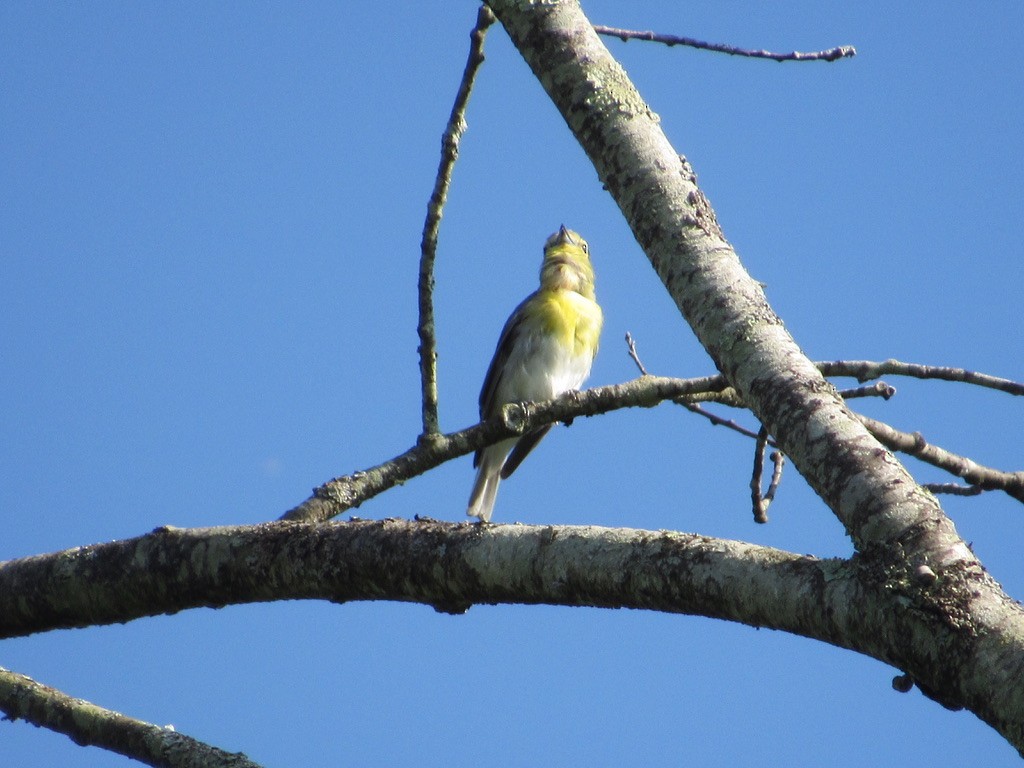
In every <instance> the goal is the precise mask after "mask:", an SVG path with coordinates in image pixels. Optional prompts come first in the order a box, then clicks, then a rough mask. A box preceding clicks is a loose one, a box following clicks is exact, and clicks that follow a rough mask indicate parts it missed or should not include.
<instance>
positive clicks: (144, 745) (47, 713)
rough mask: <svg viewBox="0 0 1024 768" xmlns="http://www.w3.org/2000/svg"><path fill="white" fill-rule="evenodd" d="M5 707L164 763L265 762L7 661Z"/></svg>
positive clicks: (75, 736) (1, 680) (227, 766)
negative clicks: (92, 699) (76, 694)
mask: <svg viewBox="0 0 1024 768" xmlns="http://www.w3.org/2000/svg"><path fill="white" fill-rule="evenodd" d="M0 567H2V566H0ZM0 711H2V712H3V713H4V715H5V716H6V719H8V720H25V721H27V722H29V723H32V724H33V725H37V726H41V727H43V728H49V729H50V730H51V731H57V732H58V733H63V734H65V735H66V736H69V737H70V738H71V740H72V741H73V742H75V743H76V744H78V745H80V746H83V747H102V748H103V749H107V750H110V751H111V752H117V753H118V754H120V755H124V756H125V757H130V758H132V759H134V760H139V761H140V762H143V763H146V764H147V765H153V766H159V767H160V768H260V767H259V765H258V764H257V763H254V762H253V761H252V760H250V759H249V758H247V757H246V756H245V755H243V754H242V753H241V752H236V753H232V752H225V751H224V750H222V749H217V748H216V747H211V746H210V745H208V744H204V743H203V742H201V741H197V740H196V739H193V738H191V737H190V736H185V735H184V734H181V733H178V732H176V731H175V730H174V729H173V728H170V727H160V726H159V725H153V724H152V723H147V722H144V721H142V720H136V719H135V718H132V717H126V716H125V715H122V714H120V713H118V712H114V711H113V710H109V709H104V708H103V707H98V706H96V705H95V704H90V703H89V702H88V701H84V700H83V699H75V698H72V697H71V696H68V695H67V694H65V693H62V692H61V691H58V690H56V689H55V688H50V687H49V686H46V685H42V684H41V683H37V682H36V681H35V680H33V679H32V678H30V677H25V676H24V675H19V674H17V673H16V672H11V671H10V670H6V669H3V668H2V667H0Z"/></svg>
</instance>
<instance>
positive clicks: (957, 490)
mask: <svg viewBox="0 0 1024 768" xmlns="http://www.w3.org/2000/svg"><path fill="white" fill-rule="evenodd" d="M921 487H922V488H927V489H928V490H929V491H931V492H932V493H947V494H949V495H950V496H977V495H978V494H980V493H982V492H983V491H984V490H985V489H984V488H982V487H981V486H980V485H960V484H959V483H925V484H924V485H922V486H921Z"/></svg>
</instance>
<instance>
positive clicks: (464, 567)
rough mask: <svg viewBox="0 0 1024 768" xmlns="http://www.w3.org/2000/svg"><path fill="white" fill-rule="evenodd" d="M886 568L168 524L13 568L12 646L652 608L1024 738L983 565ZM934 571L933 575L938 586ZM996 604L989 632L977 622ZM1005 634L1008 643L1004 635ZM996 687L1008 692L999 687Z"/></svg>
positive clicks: (503, 535)
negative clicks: (445, 615)
mask: <svg viewBox="0 0 1024 768" xmlns="http://www.w3.org/2000/svg"><path fill="white" fill-rule="evenodd" d="M879 554H882V553H875V554H872V555H867V556H865V555H856V556H854V557H853V558H852V559H851V560H848V561H843V560H819V559H816V558H814V557H810V556H802V555H796V554H791V553H787V552H783V551H780V550H777V549H772V548H769V547H760V546H756V545H753V544H746V543H742V542H736V541H727V540H722V539H713V538H709V537H705V536H697V535H693V534H685V533H672V532H666V531H659V532H655V531H638V530H628V529H609V528H600V527H596V526H586V527H574V526H528V525H474V524H470V523H460V524H455V523H440V522H435V521H406V520H383V521H353V522H347V523H330V524H326V525H322V524H318V525H311V524H300V523H266V524H263V525H257V526H233V527H224V528H209V529H193V530H184V529H173V528H162V529H158V530H157V531H154V532H153V533H151V534H148V535H146V536H141V537H138V538H136V539H129V540H125V541H117V542H111V543H108V544H97V545H93V546H89V547H79V548H76V549H71V550H67V551H65V552H58V553H54V554H50V555H38V556H35V557H30V558H25V559H22V560H13V561H8V562H6V563H2V564H0V637H16V636H24V635H27V634H31V633H33V632H42V631H47V630H51V629H55V628H62V627H78V626H87V625H96V624H109V623H112V622H124V621H129V620H132V619H135V618H139V617H142V616H152V615H158V614H162V613H174V612H176V611H180V610H184V609H187V608H194V607H201V606H204V607H222V606H225V605H229V604H238V603H248V602H262V601H269V600H286V599H323V600H330V601H332V602H335V603H344V602H348V601H354V600H396V601H403V602H416V603H422V604H426V605H431V606H433V607H434V608H435V609H437V610H439V611H444V612H452V613H461V612H464V611H466V610H467V609H469V608H470V606H472V605H474V604H477V603H482V604H494V603H514V604H538V603H543V604H550V605H563V606H596V607H607V608H640V609H648V610H658V611H664V612H669V613H683V614H693V615H701V616H708V617H711V618H719V619H727V620H730V621H738V622H742V623H744V624H748V625H751V626H759V627H771V628H774V629H780V630H784V631H787V632H792V633H794V634H799V635H803V636H806V637H810V638H814V639H818V640H822V641H824V642H828V643H831V644H834V645H837V646H840V647H843V648H850V649H853V650H856V651H859V652H861V653H864V654H867V655H869V656H872V657H874V658H877V659H880V660H882V661H885V662H887V663H890V664H893V665H895V666H896V667H898V668H899V669H901V670H904V671H905V672H907V673H908V674H910V675H911V676H912V677H913V679H914V680H915V681H918V682H919V684H921V685H923V686H924V688H923V690H927V691H928V693H929V695H932V696H933V697H936V698H940V700H941V701H942V702H943V703H944V704H945V705H947V706H953V707H956V706H969V707H970V708H971V709H972V711H974V712H975V713H977V714H978V715H979V716H980V717H982V718H984V719H985V720H987V721H988V722H989V723H991V724H992V725H994V726H995V727H997V728H998V729H999V730H1000V731H1001V732H1002V733H1003V734H1004V735H1006V736H1007V738H1010V739H1011V741H1013V742H1014V743H1015V744H1017V745H1018V748H1019V747H1020V746H1021V744H1022V743H1024V720H1022V719H1021V718H1020V717H1019V715H1018V718H1017V719H1016V720H1012V719H1009V718H1007V716H1006V713H1007V712H1016V713H1021V712H1024V688H1022V686H1020V684H1019V681H1020V680H1021V679H1024V652H1022V650H1024V635H1021V634H1017V633H1013V632H1009V633H1008V632H1007V631H1006V629H1007V628H1012V627H1013V626H1015V622H1016V617H1017V615H1018V609H1017V606H1016V605H1015V604H1014V603H1013V602H1012V601H1010V600H999V599H994V597H993V595H994V594H995V593H994V590H996V586H995V584H994V582H992V580H991V577H989V576H988V574H986V573H985V572H984V569H982V568H980V567H977V568H972V567H968V568H964V567H962V566H953V567H947V568H945V569H939V570H936V569H934V568H931V567H926V568H920V567H919V564H917V563H913V562H909V561H905V560H894V559H880V558H879V557H878V556H877V555H879ZM924 575H928V576H929V578H927V579H925V578H924ZM974 593H979V594H980V597H979V598H977V599H980V600H983V601H984V613H983V615H984V616H985V620H984V621H979V620H978V618H977V617H976V616H974V615H972V614H966V613H963V612H962V606H963V605H964V600H965V595H967V594H974ZM992 625H999V626H1001V627H1002V628H1003V631H1001V632H998V633H993V632H988V631H987V630H986V627H988V626H992ZM993 682H995V683H998V684H996V685H993Z"/></svg>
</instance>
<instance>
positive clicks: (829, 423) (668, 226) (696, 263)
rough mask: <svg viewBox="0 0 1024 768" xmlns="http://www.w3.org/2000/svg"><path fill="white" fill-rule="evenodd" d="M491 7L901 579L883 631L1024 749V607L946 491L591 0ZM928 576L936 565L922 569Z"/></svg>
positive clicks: (628, 206)
mask: <svg viewBox="0 0 1024 768" xmlns="http://www.w3.org/2000/svg"><path fill="white" fill-rule="evenodd" d="M488 4H489V5H490V6H491V8H492V10H494V12H495V15H496V16H497V17H498V19H499V21H500V22H501V23H502V25H503V26H504V27H505V29H506V30H507V32H508V34H509V35H510V37H511V38H512V41H513V42H514V43H515V45H516V47H517V48H518V49H519V51H520V53H521V54H522V55H523V57H524V59H525V60H526V62H527V63H528V64H529V66H530V68H531V69H532V70H533V72H534V74H535V75H536V76H537V79H538V80H539V81H540V83H541V85H543V87H544V89H545V90H546V91H547V93H548V95H549V96H550V97H551V99H552V101H553V102H554V103H555V105H556V106H557V107H558V109H559V111H560V112H561V113H562V116H563V117H564V118H565V120H566V123H567V124H568V126H569V128H570V130H572V132H573V134H574V135H575V136H576V138H577V140H578V141H579V143H580V145H581V146H582V147H583V149H584V150H585V151H586V153H587V155H588V156H589V157H590V159H591V161H592V162H593V164H594V167H595V168H596V169H597V172H598V175H599V177H600V178H601V180H602V182H603V183H604V184H605V186H606V187H607V189H608V190H609V192H610V193H611V195H612V196H613V197H614V199H615V201H616V203H617V204H618V206H619V208H620V209H621V211H622V213H623V215H624V216H625V218H626V220H627V222H628V223H629V226H630V228H631V229H632V230H633V233H634V235H635V237H636V239H637V241H638V242H639V243H640V245H641V246H642V247H643V249H644V251H645V252H646V254H647V256H648V258H649V259H650V261H651V264H652V266H653V267H654V269H655V271H656V272H657V274H658V276H659V277H660V278H661V280H662V282H663V283H664V285H665V287H666V289H667V290H668V292H669V293H670V295H671V296H672V298H673V299H674V300H675V302H676V305H677V306H678V308H679V310H680V312H681V313H682V314H683V316H684V317H685V318H686V320H687V322H689V324H690V326H691V327H692V328H693V330H694V332H695V333H696V335H697V337H698V339H699V340H700V342H701V343H702V344H703V345H704V348H705V349H706V350H707V351H708V353H709V354H710V355H711V357H712V359H713V360H714V361H715V364H716V366H717V367H718V369H719V370H720V371H721V372H722V373H723V374H724V375H725V377H726V379H727V380H728V381H729V383H730V384H731V385H732V386H733V387H734V388H735V390H736V391H737V392H738V393H739V395H740V397H741V398H742V400H743V401H744V402H745V403H746V404H747V405H748V406H749V407H750V409H751V410H752V411H753V412H754V414H755V415H756V416H757V418H758V419H760V420H761V422H762V423H763V424H764V425H765V426H766V427H767V428H768V430H769V432H770V433H771V434H772V435H774V436H775V438H776V440H777V441H778V443H779V445H780V446H781V447H782V449H783V450H784V451H785V453H786V454H787V455H788V456H789V457H790V458H791V459H792V460H793V463H794V464H795V465H796V467H797V468H798V469H799V471H800V472H801V474H803V476H804V477H805V478H806V479H807V481H808V482H809V483H810V485H811V486H812V487H813V488H814V489H815V490H816V491H817V493H818V494H819V495H820V496H821V497H822V499H823V500H824V501H825V502H826V503H827V504H828V506H829V507H830V508H831V509H832V511H833V512H834V513H835V515H836V516H837V517H838V518H839V520H840V521H841V522H842V523H843V525H844V526H845V527H846V530H847V531H848V533H849V534H850V536H851V538H852V539H853V542H854V544H855V546H856V548H857V550H858V551H859V552H860V553H861V555H860V557H861V558H863V559H866V560H869V561H870V562H872V563H874V564H875V567H876V568H877V569H879V572H884V573H885V574H886V582H887V583H889V584H892V585H893V589H892V593H891V601H890V602H891V604H890V606H889V610H888V611H881V612H879V613H877V614H874V613H873V612H871V611H868V612H867V613H866V614H865V617H864V618H865V621H868V620H877V625H876V626H875V628H874V629H875V631H876V632H877V633H878V634H879V635H882V636H886V637H888V638H889V640H890V641H891V642H892V643H894V644H896V643H898V644H900V645H901V646H902V647H903V649H904V654H905V656H906V657H907V660H908V662H909V661H910V659H911V657H912V658H913V660H914V661H913V663H908V666H907V667H906V668H907V669H908V671H910V672H911V674H912V676H913V677H914V678H915V680H917V681H918V683H919V685H920V686H921V688H922V690H925V691H926V692H928V693H929V694H930V695H932V696H934V697H935V698H938V699H939V700H941V701H943V703H945V704H947V705H949V706H967V707H970V708H971V709H972V710H973V711H974V712H976V713H977V714H978V715H979V716H981V717H982V718H983V719H985V720H986V721H988V722H989V723H991V724H992V725H993V726H995V727H996V728H997V729H999V731H1000V732H1001V733H1003V735H1004V736H1006V737H1007V738H1008V739H1009V740H1010V741H1011V742H1012V743H1013V744H1014V745H1016V746H1017V748H1018V749H1021V748H1022V747H1024V683H1022V682H1021V681H1022V680H1024V613H1022V612H1021V610H1020V608H1019V607H1018V606H1017V605H1016V604H1014V603H1013V602H1012V601H1011V600H1010V599H1009V598H1008V597H1007V596H1006V595H1005V594H1004V593H1003V592H1002V590H1001V589H1000V587H999V585H998V584H996V583H995V582H994V580H992V579H991V578H990V577H989V576H988V574H986V573H985V571H984V569H983V568H982V566H981V564H980V563H979V562H978V561H977V559H976V558H975V557H974V555H973V553H972V552H971V551H970V549H969V547H968V546H967V544H966V543H965V542H964V541H963V540H962V539H961V538H960V537H959V536H958V535H957V533H956V530H955V528H954V526H953V524H952V522H951V521H950V520H949V518H947V517H946V516H945V514H944V513H943V512H942V510H941V508H940V507H939V504H938V502H937V501H936V499H935V497H934V496H933V495H931V494H930V493H928V492H926V491H924V490H923V489H921V488H920V487H919V486H918V485H917V483H916V482H915V481H914V480H913V478H912V477H911V476H910V474H909V473H908V472H907V471H906V469H905V468H904V467H903V466H902V465H901V464H900V463H899V462H898V461H897V460H896V459H895V458H894V457H893V455H892V454H891V453H890V452H889V451H888V450H886V449H885V448H884V447H883V446H882V445H881V444H879V443H878V441H877V440H876V439H875V438H874V437H872V436H871V435H870V434H869V433H868V431H867V430H866V429H865V427H864V426H863V424H861V423H860V422H859V421H858V419H857V418H856V417H855V416H854V414H853V413H852V412H851V411H850V410H849V409H848V408H847V406H846V404H845V403H844V402H843V401H842V399H841V398H839V397H838V395H837V393H836V391H835V388H834V387H833V386H832V385H831V384H829V383H828V382H827V381H825V379H824V378H823V377H822V376H821V374H820V373H819V371H818V370H817V369H816V368H815V367H814V365H813V364H812V363H811V362H810V361H809V360H808V359H807V358H806V356H805V355H804V354H803V353H802V352H801V350H800V348H799V347H798V346H797V344H796V342H795V341H794V340H793V338H792V337H791V336H790V335H789V333H788V332H787V331H786V329H785V327H784V326H783V323H782V321H781V320H780V319H779V317H778V316H777V315H776V314H775V312H774V311H773V310H772V309H771V307H770V306H769V305H768V302H767V300H766V298H765V295H764V292H763V291H762V290H761V287H760V285H759V284H758V283H757V282H756V281H754V280H753V279H752V278H751V277H750V276H749V275H748V274H747V273H746V271H745V270H744V269H743V266H742V265H741V264H740V261H739V259H738V257H737V255H736V253H735V251H734V250H733V248H732V247H731V246H730V245H729V243H728V242H727V241H726V239H725V237H724V235H723V233H722V230H721V228H720V227H719V225H718V222H717V220H716V218H715V215H714V211H713V210H712V208H711V205H710V203H709V202H708V200H707V199H706V198H705V196H704V195H703V193H702V192H701V191H700V190H699V189H698V187H697V185H696V176H695V174H694V173H693V171H692V169H691V168H690V165H689V163H688V162H687V161H686V160H685V158H683V157H682V156H681V155H680V154H679V153H678V152H677V151H676V150H675V149H674V148H673V147H672V145H671V144H670V143H669V141H668V139H667V138H666V136H665V134H664V133H663V132H662V130H661V126H660V124H659V120H658V116H657V115H656V114H655V113H654V112H653V111H652V110H651V108H650V107H648V106H647V104H646V103H645V102H644V100H643V99H642V98H641V96H640V94H639V93H638V92H637V90H636V89H635V88H634V86H633V85H632V83H631V82H630V81H629V78H628V77H627V75H626V73H625V72H624V70H623V69H622V67H621V66H620V65H619V64H618V62H616V61H615V59H614V58H613V57H612V56H611V55H610V54H609V52H608V50H607V49H606V48H605V46H604V44H603V43H602V42H601V40H600V38H599V37H598V35H597V33H596V32H595V31H594V29H593V28H592V26H591V25H590V22H589V21H588V19H587V18H586V16H585V15H584V14H583V11H582V10H581V9H580V7H579V4H578V3H577V2H576V0H565V1H564V2H545V3H541V2H527V1H526V0H490V1H489V2H488ZM921 569H924V570H921ZM920 573H928V574H933V575H934V576H935V577H936V578H935V580H934V581H931V582H930V583H928V584H925V583H924V581H922V580H920V579H918V580H916V581H915V578H914V574H920ZM929 578H930V577H929ZM925 581H927V579H926V580H925ZM911 610H912V611H915V612H922V613H925V614H930V615H932V616H934V617H937V618H940V619H941V620H940V621H939V622H938V626H934V627H931V628H929V629H928V630H927V631H922V632H918V631H916V629H913V628H911V627H908V626H902V621H903V618H904V617H905V615H906V612H907V611H911ZM901 632H904V633H907V634H906V635H905V636H904V637H903V638H902V640H901V639H900V638H899V637H897V635H898V634H899V633H901Z"/></svg>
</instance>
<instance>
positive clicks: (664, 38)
mask: <svg viewBox="0 0 1024 768" xmlns="http://www.w3.org/2000/svg"><path fill="white" fill-rule="evenodd" d="M594 31H595V32H597V34H599V35H605V36H607V37H617V38H619V40H621V41H622V42H624V43H625V42H628V41H629V40H646V41H647V42H651V43H664V44H665V45H667V46H670V47H671V46H673V45H685V46H687V47H688V48H697V49H699V50H703V51H714V52H716V53H727V54H729V55H730V56H746V57H748V58H752V59H771V60H772V61H836V60H837V59H848V58H852V57H854V56H856V55H857V49H856V48H854V47H853V46H852V45H840V46H838V47H836V48H829V49H828V50H825V51H813V52H810V53H801V52H800V51H791V52H790V53H775V52H773V51H765V50H751V49H748V48H738V47H736V46H734V45H725V44H724V43H706V42H704V41H702V40H696V39H694V38H692V37H679V36H677V35H663V34H659V33H657V32H649V31H647V32H641V31H639V30H633V29H619V28H617V27H605V26H601V25H599V24H595V25H594Z"/></svg>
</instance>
